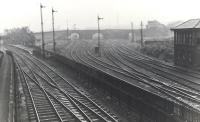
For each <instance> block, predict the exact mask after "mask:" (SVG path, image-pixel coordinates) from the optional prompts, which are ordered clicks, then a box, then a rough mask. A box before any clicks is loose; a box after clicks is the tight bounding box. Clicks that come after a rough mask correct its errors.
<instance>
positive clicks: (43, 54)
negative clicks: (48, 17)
mask: <svg viewBox="0 0 200 122" xmlns="http://www.w3.org/2000/svg"><path fill="white" fill-rule="evenodd" d="M44 7H45V6H43V5H42V4H41V3H40V15H41V31H42V56H43V57H45V52H44V51H45V49H44V48H45V44H44V28H43V16H42V8H44Z"/></svg>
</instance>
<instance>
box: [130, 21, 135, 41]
mask: <svg viewBox="0 0 200 122" xmlns="http://www.w3.org/2000/svg"><path fill="white" fill-rule="evenodd" d="M131 36H132V38H131V42H134V41H135V35H134V30H133V22H131Z"/></svg>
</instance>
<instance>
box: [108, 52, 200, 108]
mask: <svg viewBox="0 0 200 122" xmlns="http://www.w3.org/2000/svg"><path fill="white" fill-rule="evenodd" d="M109 49H110V50H109V51H107V53H109V56H107V58H109V59H110V60H112V61H113V62H114V63H115V64H116V65H118V66H119V67H121V68H122V69H124V70H126V71H127V73H131V74H133V72H131V71H134V72H136V73H137V74H135V73H134V74H133V75H135V76H140V77H141V78H143V79H145V80H147V81H149V83H156V84H152V85H154V86H155V85H158V86H159V89H160V90H161V91H165V93H167V94H168V95H170V96H172V97H174V99H176V100H178V101H182V102H185V104H190V105H191V107H193V108H196V107H198V103H199V100H200V99H199V98H200V93H199V92H197V91H194V90H193V89H188V88H187V89H186V87H183V86H177V85H175V84H170V83H167V82H166V83H165V82H163V81H159V80H156V79H154V78H153V77H151V76H148V75H146V74H144V73H142V72H138V71H136V70H135V69H134V67H132V65H131V64H130V63H129V62H126V61H124V60H123V59H122V57H125V55H120V54H119V53H117V52H116V51H113V50H114V49H112V48H109ZM123 67H126V68H123ZM177 98H181V99H177ZM184 99H185V100H184ZM194 103H196V105H194Z"/></svg>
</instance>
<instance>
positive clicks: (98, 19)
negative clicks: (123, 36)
mask: <svg viewBox="0 0 200 122" xmlns="http://www.w3.org/2000/svg"><path fill="white" fill-rule="evenodd" d="M102 19H103V18H100V17H99V15H98V16H97V23H98V51H99V56H101V51H100V26H99V21H100V20H102Z"/></svg>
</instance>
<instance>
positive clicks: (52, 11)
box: [51, 8, 57, 53]
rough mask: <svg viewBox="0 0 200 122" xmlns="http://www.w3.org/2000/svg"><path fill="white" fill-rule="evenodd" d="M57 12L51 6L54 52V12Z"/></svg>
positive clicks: (54, 49)
mask: <svg viewBox="0 0 200 122" xmlns="http://www.w3.org/2000/svg"><path fill="white" fill-rule="evenodd" d="M55 12H57V11H55V10H54V9H53V8H52V10H51V13H52V29H53V51H54V53H55V52H56V40H55V30H54V13H55Z"/></svg>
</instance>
